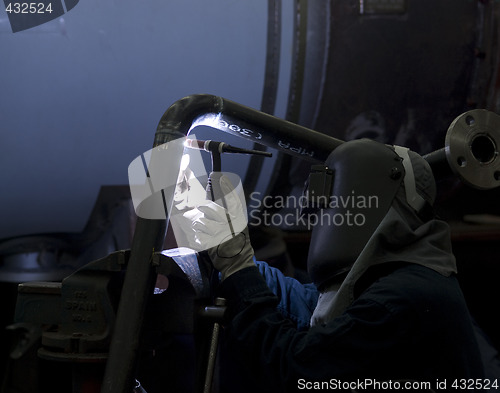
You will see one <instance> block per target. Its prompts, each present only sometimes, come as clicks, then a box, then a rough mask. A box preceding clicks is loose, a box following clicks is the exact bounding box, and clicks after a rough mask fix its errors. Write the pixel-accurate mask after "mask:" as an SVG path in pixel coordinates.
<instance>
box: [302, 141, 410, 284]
mask: <svg viewBox="0 0 500 393" xmlns="http://www.w3.org/2000/svg"><path fill="white" fill-rule="evenodd" d="M325 165H326V166H328V168H330V169H331V170H332V171H333V176H334V180H333V185H332V192H331V197H330V200H329V203H328V206H327V207H325V208H323V209H321V210H320V211H318V212H317V213H316V214H317V215H318V216H317V218H316V220H315V221H316V223H317V224H316V225H315V226H314V228H313V230H312V237H311V244H310V248H309V255H308V261H307V270H308V273H309V275H310V276H311V279H312V280H313V282H314V283H315V284H316V286H317V287H319V288H320V289H321V287H322V286H323V285H324V284H325V283H327V282H328V283H329V282H332V281H333V280H335V279H336V278H339V279H340V278H342V277H343V276H344V275H345V274H346V273H347V272H348V271H349V270H350V268H351V266H352V265H353V264H354V262H355V261H356V259H357V257H358V255H359V254H360V253H361V251H362V250H363V248H364V247H365V245H366V243H367V242H368V240H369V239H370V237H371V236H372V234H373V233H374V231H375V229H376V228H377V227H378V225H379V224H380V222H381V221H382V219H383V218H384V216H385V215H386V214H387V211H388V210H389V208H390V206H391V204H392V201H393V199H394V197H395V195H396V193H397V191H398V189H399V188H400V186H401V184H402V181H403V179H404V175H405V169H404V166H403V164H402V159H401V157H400V156H399V155H398V154H396V152H395V151H394V148H393V147H392V146H388V145H385V144H382V143H379V142H375V141H373V140H370V139H360V140H353V141H349V142H345V143H343V144H341V145H340V146H339V147H337V148H336V149H335V150H334V151H333V152H332V153H331V154H330V155H329V156H328V158H327V160H326V161H325Z"/></svg>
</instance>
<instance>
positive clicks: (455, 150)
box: [445, 109, 500, 190]
mask: <svg viewBox="0 0 500 393" xmlns="http://www.w3.org/2000/svg"><path fill="white" fill-rule="evenodd" d="M499 147H500V116H498V115H497V114H496V113H493V112H490V111H487V110H484V109H474V110H471V111H468V112H465V113H463V114H461V115H460V116H458V117H457V118H456V119H455V120H454V121H453V122H452V123H451V124H450V127H449V128H448V132H447V133H446V140H445V151H446V158H447V160H448V164H449V165H450V167H451V169H452V171H453V172H454V173H455V174H456V175H457V176H458V177H460V179H461V180H462V181H463V182H464V183H465V184H467V185H469V186H472V187H475V188H477V189H480V190H489V189H492V188H495V187H498V186H500V157H499V153H498V151H499Z"/></svg>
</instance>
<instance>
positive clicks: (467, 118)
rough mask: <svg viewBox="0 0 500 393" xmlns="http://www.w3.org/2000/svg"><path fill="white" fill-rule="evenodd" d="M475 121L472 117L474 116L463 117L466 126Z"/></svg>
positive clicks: (471, 124)
mask: <svg viewBox="0 0 500 393" xmlns="http://www.w3.org/2000/svg"><path fill="white" fill-rule="evenodd" d="M475 122H476V119H474V116H471V115H468V116H466V117H465V123H467V125H468V126H473V125H474V123H475Z"/></svg>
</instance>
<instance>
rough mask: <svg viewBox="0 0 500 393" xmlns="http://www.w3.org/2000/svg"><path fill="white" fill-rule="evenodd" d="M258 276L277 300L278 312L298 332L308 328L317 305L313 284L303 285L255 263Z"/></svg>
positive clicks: (272, 268)
mask: <svg viewBox="0 0 500 393" xmlns="http://www.w3.org/2000/svg"><path fill="white" fill-rule="evenodd" d="M256 265H257V268H258V269H259V272H260V274H261V275H262V277H264V280H265V282H266V284H267V286H268V287H269V289H270V290H271V292H273V294H275V295H276V296H277V298H278V301H279V303H278V305H277V309H278V311H279V312H280V313H281V314H282V315H283V316H285V317H286V318H288V319H291V320H292V321H293V322H295V324H296V325H297V329H298V330H305V329H308V328H309V325H310V320H311V315H312V313H313V311H314V308H315V307H316V304H317V303H318V296H319V293H318V290H317V289H316V286H315V285H314V284H312V283H311V284H303V283H301V282H299V281H297V280H296V279H294V278H292V277H287V276H285V275H284V274H283V273H282V272H281V271H280V270H279V269H276V268H274V267H272V266H269V265H268V264H267V263H266V262H260V261H257V262H256Z"/></svg>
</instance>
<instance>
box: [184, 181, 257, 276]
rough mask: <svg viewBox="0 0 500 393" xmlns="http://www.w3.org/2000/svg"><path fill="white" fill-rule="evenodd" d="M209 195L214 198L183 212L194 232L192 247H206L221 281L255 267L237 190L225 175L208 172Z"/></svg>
mask: <svg viewBox="0 0 500 393" xmlns="http://www.w3.org/2000/svg"><path fill="white" fill-rule="evenodd" d="M210 179H211V192H210V195H211V196H212V197H213V198H214V199H215V201H208V200H207V201H206V202H205V203H204V204H202V205H199V206H197V208H195V209H192V210H190V211H188V212H186V213H184V217H185V218H186V219H188V220H189V221H191V228H192V230H193V231H194V239H193V240H194V243H195V244H193V248H197V249H206V250H207V253H208V256H209V257H210V260H211V261H212V264H213V266H214V268H215V269H216V270H218V271H219V272H220V273H221V275H222V280H224V279H226V278H227V277H229V276H230V275H231V274H233V273H235V272H237V271H239V270H241V269H244V268H246V267H249V266H255V263H254V259H253V256H254V251H253V248H252V245H251V244H250V237H249V234H248V227H247V222H248V220H247V214H246V211H245V209H244V208H243V205H242V203H241V200H240V197H239V196H238V192H237V191H236V190H235V189H234V187H233V185H232V184H231V182H230V180H229V179H228V178H227V176H225V175H223V174H222V173H220V172H213V173H211V174H210Z"/></svg>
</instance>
